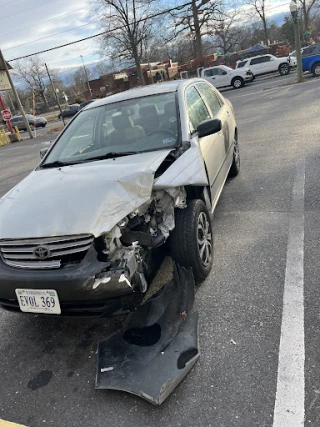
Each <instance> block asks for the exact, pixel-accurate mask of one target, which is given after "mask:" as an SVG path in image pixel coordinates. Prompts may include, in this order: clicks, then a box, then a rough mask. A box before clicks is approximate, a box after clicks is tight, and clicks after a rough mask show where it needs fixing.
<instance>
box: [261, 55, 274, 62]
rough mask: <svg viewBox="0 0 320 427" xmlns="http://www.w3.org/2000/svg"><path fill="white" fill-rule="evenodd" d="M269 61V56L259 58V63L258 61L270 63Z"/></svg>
mask: <svg viewBox="0 0 320 427" xmlns="http://www.w3.org/2000/svg"><path fill="white" fill-rule="evenodd" d="M270 60H271V58H270V56H263V57H262V58H261V61H260V62H270Z"/></svg>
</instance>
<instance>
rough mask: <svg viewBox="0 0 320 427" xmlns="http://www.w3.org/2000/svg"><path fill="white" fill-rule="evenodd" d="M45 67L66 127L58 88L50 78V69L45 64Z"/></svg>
mask: <svg viewBox="0 0 320 427" xmlns="http://www.w3.org/2000/svg"><path fill="white" fill-rule="evenodd" d="M44 65H45V67H46V70H47V74H48V77H49V80H50V83H51V87H52V90H53V93H54V96H55V98H56V100H57V103H58V107H59V110H60V113H61V118H62V121H63V126H65V125H66V124H65V121H64V117H63V114H62V110H61V105H60V101H59V95H58V94H57V92H56V88H55V87H54V84H53V81H52V78H51V76H50V73H49V70H48V67H47V64H44Z"/></svg>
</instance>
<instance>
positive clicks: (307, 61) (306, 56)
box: [301, 43, 320, 77]
mask: <svg viewBox="0 0 320 427" xmlns="http://www.w3.org/2000/svg"><path fill="white" fill-rule="evenodd" d="M301 56H302V71H308V72H309V73H312V74H313V75H314V77H320V43H316V44H314V45H311V46H307V47H305V48H304V49H303V50H302V53H301Z"/></svg>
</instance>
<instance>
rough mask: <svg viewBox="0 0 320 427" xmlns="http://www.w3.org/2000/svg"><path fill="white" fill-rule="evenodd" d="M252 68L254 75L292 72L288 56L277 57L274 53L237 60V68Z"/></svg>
mask: <svg viewBox="0 0 320 427" xmlns="http://www.w3.org/2000/svg"><path fill="white" fill-rule="evenodd" d="M242 67H246V68H250V71H251V72H252V73H253V75H254V76H255V77H256V76H259V75H261V74H269V73H274V72H276V71H278V72H279V74H280V75H281V76H286V75H287V74H289V72H290V68H291V67H290V64H289V62H288V58H286V57H283V58H276V57H275V56H273V55H259V56H255V57H253V58H247V59H244V60H243V61H237V65H236V69H238V68H242Z"/></svg>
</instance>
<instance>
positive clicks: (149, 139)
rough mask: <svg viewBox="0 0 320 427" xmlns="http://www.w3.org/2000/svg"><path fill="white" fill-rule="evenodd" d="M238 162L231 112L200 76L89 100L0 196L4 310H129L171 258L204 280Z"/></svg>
mask: <svg viewBox="0 0 320 427" xmlns="http://www.w3.org/2000/svg"><path fill="white" fill-rule="evenodd" d="M200 102H201V103H202V105H200ZM220 140H221V141H220ZM239 159H240V158H239V151H238V142H237V129H236V122H235V119H234V114H233V109H232V106H231V104H230V103H229V102H228V101H227V100H225V99H224V98H223V97H222V96H221V95H220V94H219V93H218V92H217V91H216V90H215V89H214V88H213V87H212V86H211V85H210V84H208V83H207V82H206V81H204V80H202V79H194V80H190V81H188V82H170V83H166V84H163V85H154V86H149V87H146V88H139V89H135V90H132V91H128V92H124V93H120V94H117V95H114V96H112V97H108V98H105V99H103V100H100V101H97V102H94V103H91V104H90V105H89V106H88V107H86V108H85V109H83V110H82V111H81V112H80V113H79V114H78V115H77V116H76V117H75V118H74V119H73V120H72V121H71V122H70V123H69V125H68V126H67V127H66V128H65V130H64V131H63V132H62V133H61V135H60V136H59V137H58V139H57V140H56V142H55V143H54V144H53V145H52V146H51V147H50V148H49V150H48V152H47V153H46V155H45V156H44V158H43V159H42V161H41V163H40V165H39V166H38V167H37V168H36V169H35V170H34V171H33V172H32V173H31V174H30V175H29V176H28V177H26V178H25V179H24V180H23V181H22V182H20V183H19V184H18V185H17V186H16V187H14V188H13V189H12V190H11V191H9V193H7V194H6V195H5V196H4V197H3V198H2V199H1V200H0V255H1V259H0V305H1V306H2V307H3V308H6V309H8V310H12V311H23V312H31V313H41V314H62V315H71V316H106V315H107V316H108V315H114V314H121V313H127V312H130V311H134V310H135V308H136V307H137V306H138V305H139V304H140V303H141V301H142V300H143V298H144V296H145V294H146V292H147V290H148V288H149V287H150V283H151V282H152V279H153V277H154V275H155V274H156V271H157V269H158V267H159V265H160V264H161V261H162V259H163V257H164V254H166V253H169V254H171V255H172V257H173V258H174V260H175V261H176V262H177V263H178V264H179V265H181V266H183V267H185V268H192V270H193V274H194V276H195V279H196V280H197V281H199V280H203V279H204V278H205V277H206V276H207V275H208V274H209V272H210V269H211V266H212V259H213V241H212V224H211V212H212V211H213V209H214V207H215V205H216V203H217V201H218V198H219V195H220V193H221V190H222V187H223V185H224V182H225V180H226V178H227V176H228V174H232V175H236V174H237V173H238V171H239V165H240V163H239V162H240V160H239Z"/></svg>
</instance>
